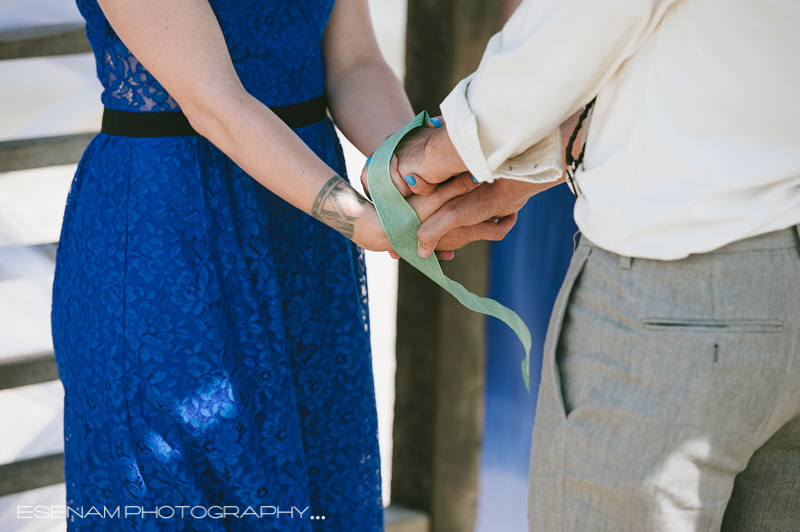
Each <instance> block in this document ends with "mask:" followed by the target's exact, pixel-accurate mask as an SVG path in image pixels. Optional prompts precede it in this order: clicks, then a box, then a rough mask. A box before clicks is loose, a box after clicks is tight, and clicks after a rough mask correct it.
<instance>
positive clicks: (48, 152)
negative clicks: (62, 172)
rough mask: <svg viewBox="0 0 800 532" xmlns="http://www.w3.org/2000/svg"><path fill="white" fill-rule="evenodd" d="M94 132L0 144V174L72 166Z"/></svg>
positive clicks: (79, 157) (10, 141) (9, 141)
mask: <svg viewBox="0 0 800 532" xmlns="http://www.w3.org/2000/svg"><path fill="white" fill-rule="evenodd" d="M95 135H97V133H79V134H76V135H62V136H59V137H43V138H36V139H22V140H8V141H5V142H0V172H14V171H16V170H28V169H30V168H43V167H45V166H56V165H59V164H75V163H77V162H78V161H80V159H81V155H83V150H85V149H86V146H88V145H89V142H90V141H91V140H92V139H93V138H94V137H95Z"/></svg>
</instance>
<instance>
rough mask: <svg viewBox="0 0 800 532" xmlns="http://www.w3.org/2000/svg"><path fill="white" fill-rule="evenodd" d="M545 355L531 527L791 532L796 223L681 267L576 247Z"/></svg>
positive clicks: (798, 336)
mask: <svg viewBox="0 0 800 532" xmlns="http://www.w3.org/2000/svg"><path fill="white" fill-rule="evenodd" d="M544 357H545V360H544V365H543V370H542V383H541V386H540V390H539V402H538V407H537V411H536V423H535V427H534V430H533V446H532V449H531V476H530V491H529V505H528V517H529V523H530V530H531V532H604V531H608V532H651V531H652V532H693V531H715V532H716V531H719V530H723V531H725V532H732V531H737V532H740V531H748V532H751V531H752V532H789V531H792V532H797V531H800V238H798V230H797V228H791V229H786V230H783V231H777V232H774V233H769V234H766V235H762V236H758V237H754V238H750V239H747V240H742V241H740V242H735V243H733V244H730V245H728V246H725V247H724V248H721V249H719V250H717V251H715V252H713V253H707V254H702V255H692V256H690V257H688V258H686V259H683V260H678V261H655V260H644V259H633V260H631V259H629V258H624V257H620V256H619V255H615V254H613V253H609V252H607V251H604V250H602V249H600V248H598V247H596V246H594V245H592V244H591V243H590V242H588V241H587V240H586V239H583V240H582V242H581V244H580V246H579V247H578V249H577V250H576V253H575V256H574V257H573V260H572V264H571V265H570V269H569V272H568V273H567V278H566V280H565V282H564V285H563V287H562V289H561V293H560V294H559V296H558V299H557V301H556V305H555V308H554V310H553V315H552V318H551V321H550V329H549V331H548V338H547V342H546V344H545V351H544Z"/></svg>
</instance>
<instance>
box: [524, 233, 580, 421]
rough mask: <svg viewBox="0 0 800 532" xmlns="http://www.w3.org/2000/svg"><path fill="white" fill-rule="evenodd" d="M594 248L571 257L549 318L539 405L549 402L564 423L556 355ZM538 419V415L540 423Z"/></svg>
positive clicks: (564, 416)
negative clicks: (575, 291) (566, 317)
mask: <svg viewBox="0 0 800 532" xmlns="http://www.w3.org/2000/svg"><path fill="white" fill-rule="evenodd" d="M591 251H592V248H591V247H590V246H585V245H584V246H579V247H578V249H577V251H576V252H575V255H573V257H572V262H571V263H570V266H569V270H568V271H567V275H566V277H565V278H564V282H563V283H562V285H561V290H560V291H559V293H558V297H557V298H556V302H555V305H554V306H553V312H552V314H551V316H550V324H549V326H548V329H547V339H546V340H545V346H544V360H543V361H542V362H543V363H542V387H541V388H542V389H541V390H540V394H539V396H540V401H543V400H544V401H545V402H547V401H549V403H550V406H551V407H552V408H554V409H555V410H556V411H557V414H558V415H559V417H561V418H562V419H566V417H567V413H568V412H567V411H566V407H565V403H564V396H563V392H562V387H561V375H560V372H559V369H558V362H557V359H556V352H557V349H558V344H559V340H560V337H561V330H562V327H563V325H564V317H565V315H566V312H567V307H568V305H569V301H570V298H571V296H572V292H573V289H574V288H575V285H576V283H577V281H578V278H579V277H580V275H581V272H582V271H583V268H584V266H585V264H586V261H587V260H588V259H589V255H590V254H591ZM538 417H539V415H538V413H537V419H538Z"/></svg>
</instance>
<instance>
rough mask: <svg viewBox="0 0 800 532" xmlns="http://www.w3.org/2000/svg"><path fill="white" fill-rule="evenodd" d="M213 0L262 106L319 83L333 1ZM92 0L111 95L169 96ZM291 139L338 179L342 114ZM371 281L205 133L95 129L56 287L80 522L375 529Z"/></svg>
mask: <svg viewBox="0 0 800 532" xmlns="http://www.w3.org/2000/svg"><path fill="white" fill-rule="evenodd" d="M210 3H211V6H212V8H213V10H214V12H215V13H216V16H217V20H218V21H219V24H220V26H221V28H222V31H223V33H224V35H225V39H226V41H227V45H228V48H229V50H230V54H231V57H232V58H233V62H234V64H235V67H236V71H237V72H238V74H239V77H240V78H241V80H242V82H243V83H244V86H245V87H246V88H247V90H248V91H249V92H250V93H251V94H253V95H254V96H255V97H256V98H258V99H259V100H260V101H262V102H263V103H264V104H266V105H267V106H281V105H288V104H292V103H296V102H301V101H305V100H309V99H312V98H315V97H317V96H319V95H321V94H322V93H323V92H324V90H325V75H324V64H323V58H322V55H321V39H322V33H323V30H324V28H325V25H326V23H327V19H328V17H329V15H330V11H331V9H332V5H333V0H293V1H291V2H287V1H283V0H253V1H233V0H230V1H229V0H210ZM78 5H79V8H80V10H81V12H82V13H83V15H84V17H85V18H86V21H87V33H88V36H89V40H90V41H91V44H92V47H93V49H94V53H95V56H96V59H97V72H98V76H99V78H100V80H101V82H102V84H103V86H104V89H105V90H104V92H103V96H102V101H103V104H104V105H105V106H106V107H108V108H111V109H115V110H121V111H171V110H175V109H177V104H176V103H175V101H174V100H173V99H172V98H171V97H170V95H169V94H168V93H167V92H165V90H164V89H163V88H162V87H161V85H159V83H158V82H157V81H156V80H155V79H154V78H153V77H152V76H151V75H150V74H149V73H148V72H147V70H145V68H144V67H143V66H142V65H141V64H139V62H138V61H137V60H136V58H135V57H134V56H133V55H132V54H131V53H130V52H129V51H128V49H127V48H126V46H125V45H124V44H123V43H122V42H121V41H120V39H119V38H118V37H117V36H116V34H115V32H114V30H113V28H112V27H111V26H110V25H109V23H108V22H107V21H106V19H105V17H104V16H103V14H102V12H101V10H100V8H99V7H98V5H97V3H96V0H78ZM295 133H296V134H297V135H299V137H300V138H301V139H303V140H304V141H305V142H306V143H307V144H308V146H310V147H311V148H312V149H313V151H314V152H315V153H316V154H317V155H318V156H319V157H321V158H322V159H323V160H324V161H326V162H327V164H329V165H330V166H331V167H332V168H333V169H335V170H337V171H338V172H339V173H340V175H344V173H345V167H344V160H343V156H342V151H341V146H340V145H339V143H338V140H337V137H336V133H335V131H334V128H333V125H332V124H331V122H330V121H329V120H328V119H325V120H324V121H322V122H319V123H317V124H314V125H310V126H306V127H302V128H298V129H296V130H295ZM291 178H292V176H290V175H287V176H286V179H291ZM365 280H366V279H365V271H364V263H363V256H362V252H361V250H360V249H359V248H357V247H356V246H354V245H353V244H352V243H351V242H350V241H349V240H347V239H346V238H344V237H343V236H341V235H340V234H338V233H336V232H335V231H333V230H331V229H329V228H328V227H326V226H324V225H323V224H321V223H319V222H317V221H316V220H314V219H312V218H311V217H309V216H307V215H306V214H304V213H302V212H301V211H299V210H297V209H295V208H293V207H291V206H290V205H288V204H287V203H285V202H284V201H283V200H281V199H279V198H278V197H276V196H275V195H273V194H272V193H270V192H269V191H267V190H266V189H265V188H263V187H262V186H261V185H259V184H258V183H257V182H256V181H254V180H253V179H251V178H250V177H249V176H248V175H247V174H245V173H244V172H243V171H242V170H241V169H240V168H239V167H238V166H236V165H235V164H234V163H233V162H232V161H231V160H230V159H229V158H228V157H227V156H225V155H224V154H223V153H222V152H220V151H219V150H217V149H216V148H215V147H214V146H213V145H212V144H211V143H209V142H208V141H206V140H205V139H204V138H202V137H188V136H182V137H160V138H131V137H121V136H112V135H106V134H102V133H101V134H99V135H98V136H97V137H95V139H94V140H93V141H92V142H91V144H90V145H89V147H88V148H87V150H86V152H85V154H84V156H83V158H82V160H81V162H80V165H79V166H78V170H77V173H76V175H75V179H74V181H73V184H72V188H71V191H70V193H69V197H68V200H67V208H66V213H65V216H64V224H63V229H62V234H61V243H60V246H59V250H58V258H57V266H56V276H55V285H54V290H53V310H52V326H53V340H54V345H55V353H56V359H57V361H58V368H59V373H60V376H61V380H62V381H63V384H64V390H65V414H64V418H65V419H64V432H65V434H64V440H65V470H66V480H67V504H68V505H69V508H70V509H71V510H70V513H69V519H68V523H69V524H68V529H69V530H70V531H95V530H97V531H100V530H102V531H108V530H124V531H151V530H158V531H179V530H192V531H196V532H203V531H222V530H230V531H244V530H247V531H251V530H282V531H300V530H302V531H311V530H326V531H348V532H351V531H370V532H374V531H378V530H382V529H383V508H382V504H381V493H380V485H381V479H380V463H379V455H378V443H377V418H376V410H375V398H374V389H373V380H372V367H371V358H370V356H371V355H370V347H369V323H368V315H367V294H366V286H365ZM126 507H128V508H126ZM180 507H183V508H180ZM215 507H216V508H215ZM222 507H227V508H222ZM117 508H118V509H119V510H117V513H116V515H115V514H114V512H115V510H116V509H117ZM92 509H94V511H92ZM248 509H249V510H248ZM73 510H74V511H73ZM80 512H82V513H83V517H81V513H80ZM146 512H151V513H146ZM152 512H157V513H152ZM98 514H100V515H102V517H100V516H98ZM126 514H127V515H126ZM172 514H174V515H173V516H172V517H170V515H172ZM181 515H183V517H181Z"/></svg>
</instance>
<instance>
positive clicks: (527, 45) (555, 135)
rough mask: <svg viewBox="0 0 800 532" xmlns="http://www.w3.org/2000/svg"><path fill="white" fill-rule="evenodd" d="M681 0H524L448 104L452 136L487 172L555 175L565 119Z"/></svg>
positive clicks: (478, 169) (480, 173)
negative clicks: (560, 129) (560, 130)
mask: <svg viewBox="0 0 800 532" xmlns="http://www.w3.org/2000/svg"><path fill="white" fill-rule="evenodd" d="M676 1H679V0H605V1H600V2H598V1H586V0H583V1H581V0H525V1H524V2H523V3H522V5H521V6H520V7H519V9H517V11H516V12H515V13H514V15H513V16H512V17H511V19H509V21H508V23H507V24H506V25H505V27H504V28H503V30H502V31H501V32H499V33H497V34H496V35H495V36H494V37H492V39H491V40H490V41H489V44H488V45H487V47H486V51H485V52H484V55H483V58H482V59H481V63H480V66H479V67H478V70H477V71H476V72H474V73H473V74H472V75H470V76H469V77H467V78H465V79H464V80H462V81H461V82H460V83H459V84H458V85H457V86H456V87H455V89H453V91H452V92H451V93H450V94H449V95H448V96H447V98H446V99H445V100H444V101H443V102H442V104H441V111H442V116H443V117H444V119H445V123H446V124H447V132H448V135H449V136H450V139H451V141H452V142H453V145H454V146H455V148H456V150H457V151H458V153H459V155H460V156H461V158H462V159H463V160H464V163H465V164H466V166H467V168H469V170H470V172H471V173H472V174H473V175H474V176H475V178H476V179H478V180H479V181H488V182H491V181H494V180H495V179H497V178H509V179H519V180H524V181H531V182H551V181H555V180H557V179H558V178H559V177H561V175H562V173H563V170H564V168H563V162H562V157H561V153H562V147H561V135H560V133H559V129H558V126H559V125H560V124H561V123H562V122H563V121H564V120H566V119H567V118H568V117H569V116H570V115H572V114H573V113H575V112H576V111H577V110H578V109H580V108H581V106H583V105H585V104H586V103H588V102H589V100H591V99H592V98H593V97H594V96H596V95H597V93H598V92H599V91H600V89H601V88H602V87H603V85H604V84H605V83H606V82H607V81H608V80H609V78H610V77H611V76H612V75H613V74H614V73H615V72H616V70H617V69H618V68H619V66H620V65H621V64H622V63H623V62H624V61H625V60H626V59H627V58H629V57H630V56H631V55H633V54H634V53H636V51H637V50H638V49H639V48H640V47H641V46H642V44H643V43H644V42H645V41H646V39H647V37H649V35H650V34H651V33H652V32H653V30H654V29H655V28H656V27H657V26H658V24H659V22H660V21H661V18H662V17H663V14H664V12H665V11H666V9H667V8H668V7H669V6H670V5H672V4H673V3H675V2H676Z"/></svg>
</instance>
